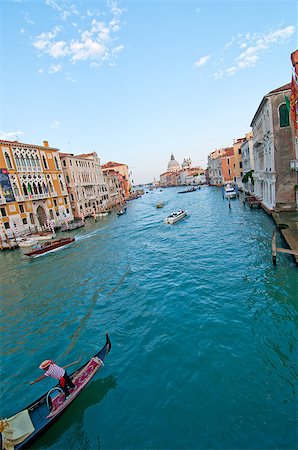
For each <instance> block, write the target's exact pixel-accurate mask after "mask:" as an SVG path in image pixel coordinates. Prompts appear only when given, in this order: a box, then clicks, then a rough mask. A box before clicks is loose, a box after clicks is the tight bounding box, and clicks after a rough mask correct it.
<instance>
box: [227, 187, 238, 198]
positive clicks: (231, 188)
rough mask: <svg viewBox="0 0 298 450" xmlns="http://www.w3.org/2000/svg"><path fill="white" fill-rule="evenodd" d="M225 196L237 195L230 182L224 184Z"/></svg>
mask: <svg viewBox="0 0 298 450" xmlns="http://www.w3.org/2000/svg"><path fill="white" fill-rule="evenodd" d="M225 197H226V198H236V197H237V193H236V191H235V189H234V188H233V187H232V186H231V185H230V184H227V185H226V186H225Z"/></svg>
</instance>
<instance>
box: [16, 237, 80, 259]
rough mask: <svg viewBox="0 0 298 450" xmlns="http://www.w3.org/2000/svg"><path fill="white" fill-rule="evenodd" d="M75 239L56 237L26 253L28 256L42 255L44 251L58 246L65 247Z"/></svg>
mask: <svg viewBox="0 0 298 450" xmlns="http://www.w3.org/2000/svg"><path fill="white" fill-rule="evenodd" d="M74 241H75V238H69V237H67V238H61V239H55V240H54V241H50V242H45V243H44V244H43V245H41V246H38V247H37V248H35V249H33V250H32V251H31V252H29V253H25V255H26V256H38V255H42V254H43V253H47V252H51V251H53V250H56V248H59V247H64V246H65V245H68V244H71V243H72V242H74Z"/></svg>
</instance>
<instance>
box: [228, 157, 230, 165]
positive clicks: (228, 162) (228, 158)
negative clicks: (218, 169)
mask: <svg viewBox="0 0 298 450" xmlns="http://www.w3.org/2000/svg"><path fill="white" fill-rule="evenodd" d="M229 165H230V158H228V166H229Z"/></svg>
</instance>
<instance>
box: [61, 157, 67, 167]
mask: <svg viewBox="0 0 298 450" xmlns="http://www.w3.org/2000/svg"><path fill="white" fill-rule="evenodd" d="M62 164H63V166H64V167H66V161H65V159H63V161H62Z"/></svg>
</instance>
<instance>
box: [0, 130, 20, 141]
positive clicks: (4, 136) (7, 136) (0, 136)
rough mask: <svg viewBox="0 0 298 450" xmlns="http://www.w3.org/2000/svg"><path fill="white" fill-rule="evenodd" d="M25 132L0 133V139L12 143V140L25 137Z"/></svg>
mask: <svg viewBox="0 0 298 450" xmlns="http://www.w3.org/2000/svg"><path fill="white" fill-rule="evenodd" d="M23 134H24V133H23V131H20V130H19V131H8V132H5V131H0V139H3V140H7V141H10V140H11V139H12V138H13V140H15V139H18V137H19V136H23Z"/></svg>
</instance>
